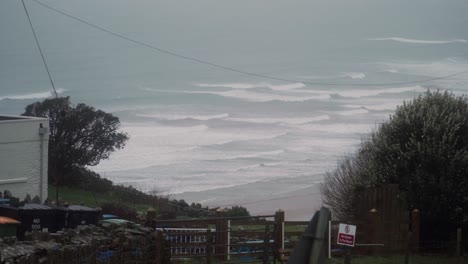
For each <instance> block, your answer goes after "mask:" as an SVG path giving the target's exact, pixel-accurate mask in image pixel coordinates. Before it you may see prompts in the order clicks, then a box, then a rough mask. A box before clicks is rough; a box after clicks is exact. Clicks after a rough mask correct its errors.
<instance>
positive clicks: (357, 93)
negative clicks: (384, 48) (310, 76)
mask: <svg viewBox="0 0 468 264" xmlns="http://www.w3.org/2000/svg"><path fill="white" fill-rule="evenodd" d="M426 90H427V89H426V88H424V87H422V86H420V85H416V86H408V87H398V88H383V89H378V88H375V89H353V90H339V91H336V92H335V94H337V95H339V96H342V97H350V98H362V97H369V96H378V95H383V94H400V93H407V92H416V93H420V92H424V91H426ZM314 92H316V93H321V94H324V93H330V91H328V90H321V91H314Z"/></svg>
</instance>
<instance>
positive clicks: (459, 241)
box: [457, 227, 462, 257]
mask: <svg viewBox="0 0 468 264" xmlns="http://www.w3.org/2000/svg"><path fill="white" fill-rule="evenodd" d="M461 241H462V229H461V227H459V228H457V257H460V256H461Z"/></svg>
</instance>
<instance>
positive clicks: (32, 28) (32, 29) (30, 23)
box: [21, 0, 58, 98]
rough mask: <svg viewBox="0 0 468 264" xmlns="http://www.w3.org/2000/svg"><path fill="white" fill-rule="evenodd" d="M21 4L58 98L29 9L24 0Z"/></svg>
mask: <svg viewBox="0 0 468 264" xmlns="http://www.w3.org/2000/svg"><path fill="white" fill-rule="evenodd" d="M21 2H22V3H23V8H24V12H25V13H26V16H27V17H28V21H29V26H30V27H31V31H32V33H33V35H34V39H35V40H36V44H37V48H38V49H39V53H40V54H41V58H42V62H43V63H44V66H45V69H46V71H47V75H48V76H49V81H50V84H51V85H52V89H54V94H55V97H56V98H58V94H57V90H56V89H55V85H54V81H53V80H52V76H51V75H50V71H49V67H47V63H46V60H45V57H44V54H43V53H42V49H41V45H39V40H38V39H37V36H36V32H35V31H34V27H33V25H32V22H31V18H30V17H29V13H28V9H27V8H26V4H25V3H24V0H21Z"/></svg>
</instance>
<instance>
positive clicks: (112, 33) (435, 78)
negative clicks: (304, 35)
mask: <svg viewBox="0 0 468 264" xmlns="http://www.w3.org/2000/svg"><path fill="white" fill-rule="evenodd" d="M22 1H24V0H22ZM32 1H34V2H36V3H38V4H39V5H41V6H43V7H45V8H47V9H49V10H52V11H54V12H56V13H58V14H61V15H63V16H66V17H68V18H71V19H73V20H76V21H78V22H80V23H83V24H86V25H88V26H90V27H92V28H95V29H98V30H100V31H103V32H106V33H108V34H110V35H113V36H115V37H117V38H120V39H123V40H127V41H130V42H133V43H135V44H138V45H140V46H144V47H147V48H150V49H152V50H156V51H159V52H161V53H165V54H167V55H170V56H173V57H177V58H180V59H185V60H188V61H193V62H197V63H201V64H205V65H209V66H212V67H215V68H219V69H223V70H226V71H231V72H235V73H240V74H245V75H249V76H254V77H259V78H264V79H271V80H276V81H282V82H288V83H304V84H309V85H324V86H325V85H327V86H387V85H406V84H417V83H425V82H431V81H436V80H442V79H448V78H451V77H454V76H458V75H462V74H466V73H468V71H462V72H458V73H454V74H450V75H445V76H439V77H434V78H429V79H423V80H417V81H409V82H393V83H322V82H307V81H299V80H293V79H286V78H280V77H275V76H270V75H264V74H258V73H253V72H248V71H244V70H240V69H236V68H232V67H228V66H224V65H221V64H217V63H213V62H210V61H206V60H202V59H198V58H194V57H189V56H185V55H182V54H179V53H176V52H173V51H170V50H166V49H163V48H160V47H157V46H153V45H150V44H147V43H144V42H141V41H138V40H135V39H132V38H129V37H126V36H123V35H121V34H118V33H115V32H113V31H110V30H107V29H105V28H103V27H100V26H98V25H95V24H92V23H90V22H88V21H85V20H83V19H81V18H78V17H75V16H73V15H70V14H68V13H65V12H63V11H61V10H58V9H56V8H54V7H51V6H49V5H46V4H44V3H41V2H39V1H37V0H32Z"/></svg>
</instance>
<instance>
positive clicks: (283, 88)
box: [195, 82, 305, 91]
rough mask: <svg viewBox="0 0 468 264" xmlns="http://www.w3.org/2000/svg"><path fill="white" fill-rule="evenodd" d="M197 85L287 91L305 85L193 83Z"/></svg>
mask: <svg viewBox="0 0 468 264" xmlns="http://www.w3.org/2000/svg"><path fill="white" fill-rule="evenodd" d="M195 86H198V87H222V88H232V89H253V88H269V89H271V90H274V91H288V90H294V89H299V88H303V87H305V84H303V83H291V84H282V85H274V84H270V83H267V82H261V83H198V84H195Z"/></svg>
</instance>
